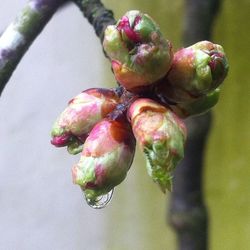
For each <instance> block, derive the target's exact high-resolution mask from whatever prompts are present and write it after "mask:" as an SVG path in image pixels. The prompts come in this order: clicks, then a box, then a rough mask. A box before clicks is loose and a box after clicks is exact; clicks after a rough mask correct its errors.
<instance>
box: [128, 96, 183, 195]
mask: <svg viewBox="0 0 250 250" xmlns="http://www.w3.org/2000/svg"><path fill="white" fill-rule="evenodd" d="M128 117H129V119H130V120H131V124H132V129H133V132H134V135H135V138H136V140H137V142H138V143H139V145H140V147H141V149H142V151H143V152H144V153H145V156H146V159H147V170H148V174H149V175H150V176H151V177H152V179H153V181H154V182H156V183H158V184H159V186H160V188H161V190H162V191H163V192H165V191H166V189H168V190H171V187H172V171H173V170H174V168H175V167H176V165H177V164H178V162H179V161H180V160H181V159H182V158H183V156H184V142H185V139H186V128H185V125H184V123H183V122H182V121H181V120H180V119H178V117H177V116H176V115H175V114H174V113H173V112H172V111H171V110H170V109H167V108H165V107H164V106H162V105H160V104H158V103H157V102H154V101H152V100H150V99H145V98H142V99H137V100H136V101H135V102H134V103H132V105H131V106H130V108H129V110H128Z"/></svg>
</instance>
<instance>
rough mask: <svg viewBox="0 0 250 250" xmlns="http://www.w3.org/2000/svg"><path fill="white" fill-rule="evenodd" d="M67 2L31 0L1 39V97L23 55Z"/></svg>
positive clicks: (61, 0) (63, 0) (59, 0)
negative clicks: (59, 8)
mask: <svg viewBox="0 0 250 250" xmlns="http://www.w3.org/2000/svg"><path fill="white" fill-rule="evenodd" d="M64 2H66V0H30V1H29V2H28V4H27V6H26V7H25V8H24V9H23V10H22V11H21V13H20V14H19V15H18V17H17V18H16V19H15V21H14V22H12V23H11V24H10V25H9V26H8V27H7V29H6V30H5V31H4V33H3V34H2V36H1V37H0V95H1V93H2V91H3V89H4V87H5V85H6V83H7V82H8V80H9V79H10V77H11V75H12V73H13V71H14V70H15V68H16V67H17V65H18V63H19V62H20V60H21V59H22V57H23V55H24V54H25V52H26V51H27V49H28V48H29V46H30V45H31V44H32V42H33V41H34V40H35V38H36V37H37V36H38V35H39V34H40V32H41V31H42V29H43V28H44V26H45V25H46V24H47V22H48V21H49V20H50V18H51V17H52V15H53V14H54V13H55V12H56V10H57V9H58V7H59V6H60V5H62V4H63V3H64Z"/></svg>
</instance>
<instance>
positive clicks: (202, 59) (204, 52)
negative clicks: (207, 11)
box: [157, 41, 229, 103]
mask: <svg viewBox="0 0 250 250" xmlns="http://www.w3.org/2000/svg"><path fill="white" fill-rule="evenodd" d="M228 68H229V66H228V61H227V58H226V55H225V52H224V50H223V48H222V46H220V45H218V44H213V43H211V42H209V41H201V42H198V43H196V44H194V45H192V46H190V47H187V48H183V49H181V50H179V51H177V52H176V53H175V54H174V59H173V63H172V66H171V69H170V71H169V72H168V74H167V76H166V77H165V79H164V81H162V82H161V83H160V84H159V85H158V87H157V93H158V94H160V95H161V96H165V98H166V99H168V100H169V101H171V102H175V103H181V102H190V101H194V100H195V99H197V98H199V97H201V96H204V95H206V94H208V93H209V92H210V91H212V90H214V89H216V88H217V87H218V86H219V85H220V84H221V83H222V82H223V80H224V79H225V77H226V75H227V73H228Z"/></svg>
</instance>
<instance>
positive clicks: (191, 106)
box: [170, 88, 220, 118]
mask: <svg viewBox="0 0 250 250" xmlns="http://www.w3.org/2000/svg"><path fill="white" fill-rule="evenodd" d="M219 96H220V89H219V88H217V89H215V90H213V91H211V92H209V93H208V94H206V95H204V96H202V97H200V98H198V99H196V100H195V101H193V102H187V103H177V104H176V105H170V107H171V109H172V110H173V111H174V112H175V113H176V114H177V115H178V116H179V117H181V118H187V117H189V116H194V115H200V114H204V113H206V112H207V111H209V110H210V109H211V108H213V107H214V106H215V105H216V104H217V102H218V101H219Z"/></svg>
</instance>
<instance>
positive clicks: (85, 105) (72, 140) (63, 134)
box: [51, 88, 119, 154]
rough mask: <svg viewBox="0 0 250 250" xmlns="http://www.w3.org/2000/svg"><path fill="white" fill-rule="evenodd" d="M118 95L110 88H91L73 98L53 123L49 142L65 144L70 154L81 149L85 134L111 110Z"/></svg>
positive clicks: (115, 103) (56, 144) (116, 102)
mask: <svg viewBox="0 0 250 250" xmlns="http://www.w3.org/2000/svg"><path fill="white" fill-rule="evenodd" d="M118 103H119V97H118V95H117V94H116V92H115V91H114V90H112V89H102V88H92V89H88V90H85V91H83V92H82V93H81V94H79V95H77V96H76V97H75V98H73V99H72V100H71V101H70V102H69V104H68V107H67V108H66V109H65V110H64V111H63V112H62V114H61V115H60V116H59V117H58V119H57V120H56V122H55V124H54V125H53V128H52V132H51V136H52V140H51V143H52V144H53V145H55V146H57V147H63V146H67V147H68V151H69V153H71V154H77V153H79V152H81V151H82V144H83V143H84V141H85V139H86V136H87V135H88V133H89V132H90V131H91V129H92V128H93V127H94V125H95V124H96V123H97V122H99V121H100V120H101V119H103V118H104V117H106V116H107V114H109V113H110V112H112V111H113V110H114V109H115V107H116V105H117V104H118Z"/></svg>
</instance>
